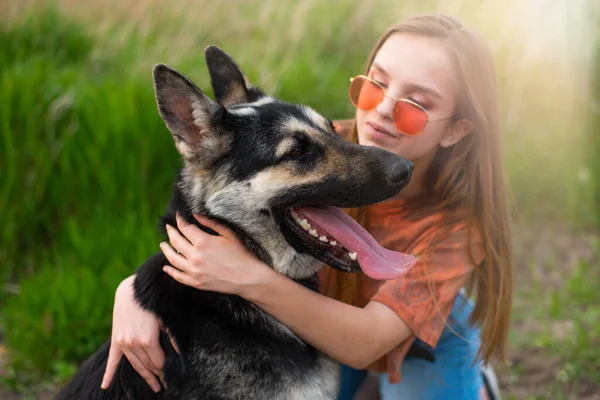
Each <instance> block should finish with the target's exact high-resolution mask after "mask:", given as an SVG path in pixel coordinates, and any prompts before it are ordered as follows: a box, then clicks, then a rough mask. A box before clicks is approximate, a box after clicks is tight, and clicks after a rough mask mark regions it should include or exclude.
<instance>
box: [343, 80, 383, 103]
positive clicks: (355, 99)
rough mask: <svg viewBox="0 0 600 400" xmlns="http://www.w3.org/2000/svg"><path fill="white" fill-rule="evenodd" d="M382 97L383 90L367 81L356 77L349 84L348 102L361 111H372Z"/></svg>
mask: <svg viewBox="0 0 600 400" xmlns="http://www.w3.org/2000/svg"><path fill="white" fill-rule="evenodd" d="M383 97H384V93H383V89H382V88H381V87H379V86H377V85H376V84H375V83H373V82H371V81H369V80H368V79H365V78H361V77H357V78H355V79H354V80H353V81H352V83H350V100H351V101H352V104H354V105H355V106H356V107H358V108H360V109H361V110H372V109H374V108H375V107H377V105H379V103H381V101H382V100H383Z"/></svg>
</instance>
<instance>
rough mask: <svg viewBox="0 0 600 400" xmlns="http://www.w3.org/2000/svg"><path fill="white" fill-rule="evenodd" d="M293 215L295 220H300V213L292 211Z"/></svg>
mask: <svg viewBox="0 0 600 400" xmlns="http://www.w3.org/2000/svg"><path fill="white" fill-rule="evenodd" d="M291 214H292V217H294V219H299V218H300V216H299V215H298V213H297V212H296V211H294V210H292V212H291Z"/></svg>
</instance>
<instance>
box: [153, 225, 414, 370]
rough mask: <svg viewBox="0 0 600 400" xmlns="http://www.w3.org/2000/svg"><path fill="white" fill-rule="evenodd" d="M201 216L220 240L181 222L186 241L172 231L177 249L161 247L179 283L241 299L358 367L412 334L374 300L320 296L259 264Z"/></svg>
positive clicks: (221, 228)
mask: <svg viewBox="0 0 600 400" xmlns="http://www.w3.org/2000/svg"><path fill="white" fill-rule="evenodd" d="M196 218H197V219H198V221H199V222H200V223H201V224H203V225H205V226H208V227H209V228H211V229H213V230H214V231H216V232H217V233H219V235H220V236H211V235H208V234H206V233H204V232H203V231H202V230H200V229H198V228H197V227H196V226H194V225H190V224H186V223H185V222H183V221H182V220H180V219H178V228H179V230H180V231H181V232H182V233H183V235H184V236H185V237H184V236H182V235H181V234H180V233H179V232H178V231H177V230H176V229H173V228H170V227H168V228H167V233H168V235H169V239H170V241H171V244H172V246H173V247H175V249H176V250H177V251H175V250H174V249H173V248H172V247H171V246H170V245H168V244H167V243H161V249H162V251H163V253H164V254H165V256H166V257H167V259H168V260H169V262H170V263H171V264H172V265H173V266H175V267H176V268H173V267H168V266H166V267H165V268H164V270H165V272H167V273H168V274H169V275H171V276H172V277H173V278H174V279H176V280H178V281H179V282H181V283H183V284H185V285H188V286H192V287H195V288H197V289H200V290H211V291H217V292H222V293H230V294H237V295H240V296H242V297H244V298H246V299H247V300H249V301H252V302H253V303H255V304H256V305H258V306H259V307H261V308H262V309H263V310H265V311H266V312H267V313H269V314H271V315H272V316H273V317H275V318H276V319H278V320H279V321H280V322H281V323H283V324H284V325H286V326H287V327H288V328H290V329H291V330H292V331H293V332H294V333H296V334H297V335H298V336H300V337H301V338H302V339H304V340H305V341H307V342H308V343H310V344H311V345H313V346H314V347H316V348H317V349H319V350H321V351H322V352H324V353H325V354H327V355H329V356H330V357H332V358H334V359H336V360H338V361H340V362H342V363H344V364H347V365H349V366H351V367H354V368H357V369H360V368H365V367H366V366H368V365H369V364H371V363H372V362H373V361H375V360H377V359H379V358H380V357H381V356H383V355H384V354H386V353H387V352H389V351H390V350H391V349H393V348H394V347H395V346H397V345H398V344H399V343H401V342H403V341H404V340H405V339H407V338H408V337H409V336H410V334H411V331H410V329H409V327H408V325H406V323H405V322H404V321H403V320H402V319H401V318H400V317H398V315H397V314H396V313H395V312H394V311H393V310H391V309H390V308H388V307H387V306H385V305H383V304H381V303H377V302H371V303H369V304H368V305H367V306H366V307H365V308H359V307H354V306H350V305H347V304H344V303H341V302H339V301H337V300H333V299H330V298H328V297H325V296H322V295H320V294H318V293H315V292H313V291H312V290H309V289H307V288H305V287H304V286H302V285H300V284H297V283H296V282H294V281H292V280H290V279H288V278H286V277H284V276H282V275H280V274H278V273H277V272H275V271H273V270H272V269H271V268H269V267H268V266H267V265H265V264H264V263H262V262H261V261H259V260H257V259H256V258H255V257H254V256H253V255H252V254H250V253H249V252H248V250H247V249H246V248H245V247H244V246H243V244H242V243H241V242H240V241H239V240H238V239H237V237H236V236H235V235H234V234H233V232H231V231H230V230H229V229H227V228H226V227H224V226H222V225H220V224H217V223H215V222H214V221H211V220H208V219H206V218H204V217H201V216H196ZM242 265H243V267H240V266H242Z"/></svg>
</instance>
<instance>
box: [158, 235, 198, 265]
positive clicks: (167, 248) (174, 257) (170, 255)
mask: <svg viewBox="0 0 600 400" xmlns="http://www.w3.org/2000/svg"><path fill="white" fill-rule="evenodd" d="M159 246H160V249H161V250H162V252H163V254H164V256H165V257H166V259H167V260H169V262H170V263H171V265H172V266H174V267H176V268H177V269H179V270H181V271H190V270H191V268H190V267H191V266H190V265H189V262H188V260H187V258H185V257H184V256H183V255H181V254H179V253H177V252H176V251H175V249H173V248H172V247H171V245H170V244H168V243H166V242H161V243H160V245H159Z"/></svg>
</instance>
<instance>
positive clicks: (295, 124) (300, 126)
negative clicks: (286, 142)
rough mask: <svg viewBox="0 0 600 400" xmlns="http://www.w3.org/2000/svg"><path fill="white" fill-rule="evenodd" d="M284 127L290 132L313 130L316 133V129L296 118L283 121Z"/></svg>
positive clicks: (287, 118)
mask: <svg viewBox="0 0 600 400" xmlns="http://www.w3.org/2000/svg"><path fill="white" fill-rule="evenodd" d="M282 127H283V129H285V130H286V131H288V132H297V131H299V132H306V131H311V130H313V131H314V128H313V127H312V126H310V125H309V124H307V123H306V122H304V121H302V120H300V119H298V118H294V117H286V118H285V120H283V121H282Z"/></svg>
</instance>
